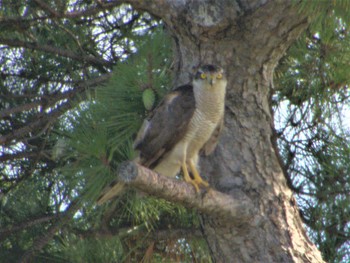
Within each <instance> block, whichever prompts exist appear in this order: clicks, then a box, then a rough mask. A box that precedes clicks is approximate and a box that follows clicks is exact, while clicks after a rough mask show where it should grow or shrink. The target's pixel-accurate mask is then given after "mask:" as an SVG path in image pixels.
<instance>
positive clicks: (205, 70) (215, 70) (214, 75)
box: [193, 65, 227, 88]
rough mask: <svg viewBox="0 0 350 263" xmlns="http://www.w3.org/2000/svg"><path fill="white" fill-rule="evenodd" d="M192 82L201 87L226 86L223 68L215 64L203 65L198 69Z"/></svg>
mask: <svg viewBox="0 0 350 263" xmlns="http://www.w3.org/2000/svg"><path fill="white" fill-rule="evenodd" d="M193 82H194V84H197V85H200V86H201V87H207V88H212V87H217V86H226V83H227V80H226V76H225V74H224V70H223V69H222V68H221V67H219V66H215V65H204V66H202V67H200V68H199V69H198V71H197V73H196V75H195V77H194V80H193ZM218 84H221V85H218Z"/></svg>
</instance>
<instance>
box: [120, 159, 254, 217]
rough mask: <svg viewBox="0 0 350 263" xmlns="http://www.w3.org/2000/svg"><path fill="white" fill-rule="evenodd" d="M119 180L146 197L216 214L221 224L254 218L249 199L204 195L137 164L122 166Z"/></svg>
mask: <svg viewBox="0 0 350 263" xmlns="http://www.w3.org/2000/svg"><path fill="white" fill-rule="evenodd" d="M118 177H119V179H120V181H121V182H123V183H125V184H126V185H129V186H132V187H135V188H137V189H139V190H141V191H143V192H145V193H147V194H150V195H153V196H157V197H161V198H164V199H165V200H168V201H172V202H176V203H180V204H182V205H184V206H186V207H190V208H195V209H197V210H198V211H200V212H202V213H205V214H208V215H215V217H218V218H220V220H221V221H226V222H227V221H230V222H232V221H236V222H249V221H250V220H252V219H253V217H254V215H255V213H254V208H253V204H252V203H251V202H250V201H249V200H236V199H233V198H232V197H231V196H229V195H226V194H223V193H221V192H218V191H216V190H214V189H212V188H210V189H209V190H208V191H206V192H205V193H204V194H198V193H197V192H196V191H195V189H194V187H193V186H192V185H190V184H188V183H186V182H185V181H182V180H175V179H172V178H168V177H165V176H162V175H159V174H157V173H155V172H154V171H152V170H149V169H147V168H146V167H143V166H141V165H138V164H136V163H134V162H124V163H122V164H121V165H120V167H119V171H118Z"/></svg>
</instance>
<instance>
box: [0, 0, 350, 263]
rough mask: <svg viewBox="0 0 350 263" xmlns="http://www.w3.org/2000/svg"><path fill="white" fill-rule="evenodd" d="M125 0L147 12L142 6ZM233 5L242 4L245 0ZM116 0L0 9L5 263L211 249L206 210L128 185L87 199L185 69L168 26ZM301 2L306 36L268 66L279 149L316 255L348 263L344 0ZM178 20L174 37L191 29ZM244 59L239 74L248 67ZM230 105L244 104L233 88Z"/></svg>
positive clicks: (187, 256) (201, 254)
mask: <svg viewBox="0 0 350 263" xmlns="http://www.w3.org/2000/svg"><path fill="white" fill-rule="evenodd" d="M131 2H133V6H134V8H136V9H140V10H149V11H150V12H151V13H152V8H153V7H152V6H151V5H149V6H143V2H138V1H131ZM241 2H242V6H240V7H239V8H241V9H242V12H243V13H244V12H245V11H247V10H248V9H249V8H248V7H247V6H249V3H248V2H249V1H241ZM119 3H120V1H118V2H115V1H110V2H104V1H97V2H94V1H91V2H89V1H73V2H67V1H60V0H59V1H46V2H44V1H41V0H35V1H24V0H23V1H17V2H16V3H14V1H3V2H2V3H1V4H0V6H1V8H0V29H1V30H0V43H1V45H2V46H1V50H2V51H1V53H0V67H1V78H0V90H1V93H0V98H1V99H0V116H1V118H0V124H1V125H0V134H1V135H0V142H1V147H0V149H1V156H0V160H1V163H0V169H1V177H0V198H1V199H0V208H1V209H0V261H1V262H16V261H29V260H32V261H35V262H164V261H166V262H168V261H171V262H172V261H175V262H211V257H213V253H214V254H215V251H213V248H212V247H211V245H210V244H208V243H207V242H208V236H207V235H208V233H206V234H204V235H203V232H202V230H203V227H204V228H205V227H206V225H205V224H206V223H207V222H203V220H204V221H208V217H202V215H200V214H199V213H198V212H197V211H196V210H193V209H189V208H185V207H183V206H181V205H180V204H176V203H173V202H169V201H166V200H164V199H160V198H156V197H153V196H147V195H144V194H140V192H139V191H137V190H135V189H133V188H129V189H127V190H126V191H125V192H124V193H123V194H122V195H121V196H119V197H118V198H117V199H116V200H112V201H111V202H109V203H107V204H105V205H103V206H96V204H95V200H96V197H97V196H98V195H99V193H100V192H101V189H102V188H103V187H104V186H105V185H106V184H108V183H109V182H110V181H112V180H113V179H114V178H115V176H116V171H117V169H118V166H119V164H120V163H121V162H122V161H124V160H130V159H133V158H134V156H135V153H134V152H133V149H132V142H133V139H134V138H135V136H136V133H137V131H138V128H139V127H140V125H141V123H142V120H143V119H144V117H145V116H147V114H148V113H149V112H150V111H151V110H152V108H154V107H155V105H157V103H159V101H160V100H161V99H162V97H163V96H164V94H166V92H167V91H168V90H169V89H171V88H172V87H173V86H174V85H177V84H178V83H179V82H181V81H183V80H184V79H186V77H188V76H186V77H184V75H185V74H184V72H187V71H188V70H189V65H188V62H187V61H185V60H184V61H185V63H184V64H183V65H182V67H180V66H179V60H181V57H179V56H178V55H179V49H180V48H183V46H181V45H180V44H179V43H176V42H175V44H173V43H171V37H170V36H169V34H168V33H167V32H164V31H163V30H161V28H163V27H164V26H165V27H170V29H172V30H170V32H172V34H174V28H173V27H172V26H173V25H172V24H171V23H173V22H174V21H169V20H167V18H164V17H163V18H164V21H163V22H162V21H159V20H158V19H155V18H153V17H151V16H150V15H149V14H147V13H140V12H137V11H136V9H133V8H132V7H131V6H129V5H119ZM246 4H247V6H245V5H246ZM266 6H268V4H267V5H266ZM286 6H288V5H286ZM296 7H297V8H299V12H300V13H299V16H296V17H303V16H307V17H308V18H309V20H313V21H314V22H313V23H312V24H311V25H308V23H306V22H305V25H307V26H305V28H306V27H307V29H306V31H305V32H304V34H303V35H301V37H300V38H299V40H298V41H297V42H295V43H294V44H293V45H292V46H291V47H290V48H289V49H288V51H287V53H286V55H285V56H284V57H283V58H282V59H281V61H280V63H279V66H278V67H277V69H276V70H275V77H274V89H273V90H272V91H271V99H272V101H271V105H270V106H272V108H273V112H274V116H275V140H276V149H277V147H278V148H279V151H280V159H281V165H282V168H283V170H284V173H285V176H286V179H287V182H288V185H289V187H290V188H291V189H292V190H293V192H294V193H295V194H296V197H297V203H298V204H299V208H300V214H301V218H302V219H303V222H304V224H305V225H306V226H307V230H308V233H309V235H310V237H311V239H312V240H313V241H314V242H315V243H316V244H317V246H318V248H319V249H320V251H321V252H322V254H323V258H324V259H325V260H327V261H328V262H348V260H349V257H350V251H349V247H350V243H349V242H350V241H349V240H350V238H349V235H350V232H349V231H350V229H349V219H350V210H349V208H350V205H349V203H350V201H349V200H350V199H349V192H350V189H349V188H350V176H349V171H350V168H349V158H350V152H349V128H350V127H349V125H348V119H347V118H348V117H347V116H343V115H342V114H343V113H344V112H346V111H347V110H348V109H349V95H350V94H349V88H348V79H349V77H348V75H349V73H348V70H347V67H348V64H349V56H350V55H349V54H350V53H349V50H348V49H349V40H348V14H349V12H348V9H349V4H348V2H347V1H336V2H332V3H328V2H326V1H325V2H322V3H319V2H318V1H314V2H313V1H311V2H310V1H303V2H302V3H297V4H296ZM232 8H238V7H232ZM247 8H248V9H247ZM251 8H253V7H251ZM259 8H262V7H259ZM259 8H257V10H259ZM274 8H275V9H276V12H275V13H278V12H277V11H279V9H278V8H279V6H278V5H276V6H275V7H274ZM214 9H215V8H214ZM214 9H213V10H214ZM253 9H254V8H253ZM215 10H216V9H215ZM215 10H214V11H215ZM244 10H245V11H244ZM288 10H289V9H288ZM290 10H292V7H290ZM161 11H162V12H166V11H165V9H164V10H161ZM214 11H213V12H214ZM310 11H311V12H310ZM162 12H160V13H159V14H160V16H161V17H162ZM190 12H193V15H192V17H196V14H197V13H196V10H194V9H193V10H190ZM185 13H186V12H185ZM185 13H184V14H185ZM214 13H215V12H214ZM253 13H254V12H253ZM292 13H293V12H291V14H292ZM169 15H170V13H169ZM286 17H287V16H286ZM261 19H264V17H263V18H261ZM184 21H187V23H189V24H188V25H190V23H191V21H190V20H184ZM249 21H252V20H249ZM214 22H215V21H213V23H214ZM178 23H179V25H178V26H179V27H178V32H177V33H178V34H184V35H185V36H187V35H186V34H187V33H188V32H184V31H181V30H182V29H183V27H182V24H181V21H180V20H179V21H178ZM197 23H198V24H201V23H202V21H199V20H198V21H197ZM242 23H243V24H244V25H246V27H249V26H250V24H249V23H248V22H247V21H244V20H242ZM303 23H304V22H300V25H304V24H303ZM243 24H242V25H243ZM260 24H262V25H264V23H260ZM270 24H271V22H270ZM188 27H189V26H188ZM189 28H190V27H189ZM226 29H227V30H228V31H229V29H228V28H226ZM201 30H202V31H201ZM205 30H206V29H205V27H204V29H203V27H199V29H198V28H197V29H196V30H194V31H193V32H192V34H193V35H192V37H193V38H194V39H197V38H196V37H197V36H196V32H201V33H199V34H202V35H201V37H200V38H199V40H198V39H197V40H198V41H199V42H198V43H200V44H198V46H201V48H202V50H204V51H203V52H204V53H205V55H208V56H210V54H211V53H210V52H208V51H205V50H206V48H207V47H206V45H207V46H210V45H211V38H212V37H213V35H215V34H214V31H210V30H208V31H205ZM213 30H214V29H213ZM215 30H216V29H215ZM241 30H242V32H243V31H244V27H242V28H241ZM228 31H226V34H228V33H227V32H228ZM301 31H302V30H301ZM203 32H204V33H203ZM220 32H225V31H220ZM211 34H212V35H211ZM219 36H220V35H219ZM227 36H228V38H229V34H228V35H227ZM172 37H174V36H172ZM175 39H177V40H179V38H176V36H175ZM186 39H187V40H188V41H189V42H190V41H192V40H190V39H189V38H186V37H185V38H182V39H181V40H186ZM203 39H204V40H205V39H206V41H204V40H203ZM201 41H202V42H201ZM240 41H243V40H240ZM218 43H219V41H218ZM227 43H228V42H227ZM242 43H243V42H242ZM244 46H245V47H247V45H244ZM222 49H225V45H223V46H222ZM242 50H245V49H242ZM181 51H186V52H187V51H188V50H186V49H181ZM192 51H193V54H196V52H197V51H196V49H193V50H192ZM172 52H173V54H172ZM186 52H183V54H182V55H183V56H188V57H189V58H190V57H191V56H194V55H193V54H192V53H191V52H187V53H186ZM238 53H239V52H237V56H240V55H242V54H238ZM241 53H242V52H241ZM198 54H199V55H200V54H201V53H200V52H198ZM243 55H244V54H243ZM246 56H248V54H246ZM240 58H242V59H243V58H244V56H242V57H240ZM197 59H199V58H198V57H197ZM227 59H229V55H227ZM196 62H198V61H193V63H196ZM240 66H241V65H240V64H239V63H238V62H237V64H236V66H235V68H234V70H235V71H238V72H239V71H241V72H245V71H246V70H247V69H242V68H241V67H240ZM227 67H228V68H230V69H232V66H231V67H229V66H227ZM249 70H252V71H254V69H252V68H250V69H249ZM173 72H175V75H173V74H172V73H173ZM232 72H233V71H232ZM242 74H243V73H242ZM258 75H259V73H256V76H258ZM232 85H233V84H232ZM247 85H248V84H247ZM248 99H249V98H248ZM228 101H229V102H232V101H235V102H236V103H239V100H237V99H235V98H234V97H233V96H232V94H231V96H229V97H228ZM248 102H249V100H247V103H248ZM249 103H250V102H249ZM242 107H243V106H242ZM227 108H228V110H229V111H232V105H231V104H230V105H228V107H227ZM229 114H231V113H229ZM232 114H236V115H237V114H238V111H236V112H235V111H233V113H232ZM246 114H247V116H248V115H249V113H246ZM248 117H249V116H248ZM204 167H207V166H205V165H204ZM242 178H243V176H242ZM242 180H243V179H242ZM221 190H222V189H221ZM223 190H225V189H223ZM253 190H254V189H253ZM253 190H252V189H250V190H249V191H250V192H251V193H253V192H254V191H253ZM235 191H237V194H238V192H239V191H241V190H240V189H239V188H237V189H235ZM253 194H254V193H253ZM281 199H282V197H281ZM209 219H210V218H209ZM241 228H243V227H241ZM266 228H267V226H266ZM238 236H239V235H238ZM242 248H243V245H242ZM237 255H238V254H237ZM249 256H250V255H249ZM4 260H5V261H4Z"/></svg>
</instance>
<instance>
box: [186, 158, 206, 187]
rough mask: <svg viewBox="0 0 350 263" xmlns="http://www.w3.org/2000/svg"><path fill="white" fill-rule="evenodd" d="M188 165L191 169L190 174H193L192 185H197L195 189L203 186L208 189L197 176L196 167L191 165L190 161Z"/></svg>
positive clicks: (204, 182)
mask: <svg viewBox="0 0 350 263" xmlns="http://www.w3.org/2000/svg"><path fill="white" fill-rule="evenodd" d="M189 165H190V168H191V172H192V174H193V180H192V184H193V185H195V184H196V185H197V187H196V189H197V188H198V186H199V185H204V186H205V187H208V186H209V184H208V182H206V181H204V180H203V178H202V177H201V176H200V175H199V172H198V170H197V167H196V165H195V164H194V163H193V161H192V160H190V161H189Z"/></svg>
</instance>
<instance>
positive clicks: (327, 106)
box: [274, 1, 350, 262]
mask: <svg viewBox="0 0 350 263" xmlns="http://www.w3.org/2000/svg"><path fill="white" fill-rule="evenodd" d="M345 2H346V3H345ZM345 2H343V3H341V6H338V7H337V9H332V8H331V9H330V10H331V11H330V12H327V13H326V12H324V13H323V15H324V17H323V18H322V19H321V20H320V21H322V23H318V21H316V22H315V23H314V24H313V26H312V27H310V29H309V30H307V32H306V33H305V34H304V35H303V36H302V37H301V38H300V40H299V41H298V42H297V43H296V44H294V45H293V46H292V47H291V48H290V49H289V51H288V54H287V56H286V57H285V58H284V59H283V60H282V61H281V64H280V65H279V67H278V69H277V70H276V84H277V85H276V88H277V89H276V93H275V95H274V99H275V107H276V108H275V112H276V119H277V126H278V129H277V134H278V143H279V147H280V149H281V154H282V158H283V160H284V162H285V166H286V170H287V171H288V176H289V180H290V182H289V184H290V186H291V187H292V189H293V190H294V192H296V193H297V194H298V203H299V206H300V207H301V211H302V214H303V219H304V222H305V223H306V224H307V226H308V229H309V234H310V236H311V237H312V238H313V240H314V241H315V243H316V244H318V246H319V248H320V250H321V252H322V253H323V256H324V258H325V259H326V260H327V261H328V262H347V261H348V260H347V259H348V257H349V246H350V243H349V240H350V228H349V224H350V210H349V207H350V206H349V204H350V198H349V192H350V159H349V158H350V152H349V143H350V133H349V130H348V129H349V126H348V127H344V126H345V125H348V115H349V112H350V90H349V79H350V74H349V62H350V52H349V51H350V50H349V43H350V38H349V34H348V23H346V22H345V21H349V15H348V13H346V14H345V13H344V12H341V9H342V8H343V9H344V10H345V9H346V8H349V7H345V6H344V7H343V6H342V5H348V4H349V2H348V1H345ZM315 3H316V1H315V2H312V3H310V4H311V5H312V4H315ZM320 5H321V6H322V3H320ZM308 8H309V7H308ZM310 8H311V7H310ZM315 8H316V7H315ZM341 15H343V16H341ZM344 114H346V115H345V117H344ZM344 124H345V125H344Z"/></svg>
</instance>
